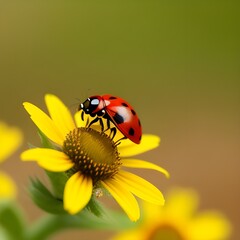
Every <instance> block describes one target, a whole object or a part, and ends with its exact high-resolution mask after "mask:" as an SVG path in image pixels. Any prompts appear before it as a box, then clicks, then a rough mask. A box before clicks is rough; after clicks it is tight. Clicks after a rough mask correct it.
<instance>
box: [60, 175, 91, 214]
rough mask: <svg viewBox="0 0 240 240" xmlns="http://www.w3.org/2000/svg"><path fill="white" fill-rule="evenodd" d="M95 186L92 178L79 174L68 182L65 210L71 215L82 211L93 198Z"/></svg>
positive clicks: (65, 191)
mask: <svg viewBox="0 0 240 240" xmlns="http://www.w3.org/2000/svg"><path fill="white" fill-rule="evenodd" d="M92 190H93V184H92V179H91V178H90V177H87V176H84V175H82V174H81V173H79V172H77V173H75V174H73V175H72V176H71V177H70V178H69V179H68V181H67V183H66V185H65V189H64V196H63V203H64V209H65V210H66V211H68V212H69V213H70V214H76V213H77V212H79V211H81V210H82V209H83V208H84V207H85V206H86V205H87V204H88V202H89V200H90V199H91V196H92Z"/></svg>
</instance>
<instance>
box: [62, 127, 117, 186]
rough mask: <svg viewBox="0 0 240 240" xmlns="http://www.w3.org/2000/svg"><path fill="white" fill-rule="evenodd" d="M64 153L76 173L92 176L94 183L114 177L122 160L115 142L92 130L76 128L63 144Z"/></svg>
mask: <svg viewBox="0 0 240 240" xmlns="http://www.w3.org/2000/svg"><path fill="white" fill-rule="evenodd" d="M63 152H64V153H65V154H66V155H68V156H69V158H70V159H71V160H72V162H74V167H73V170H74V172H78V171H79V172H81V173H82V174H84V175H85V176H90V177H91V178H92V179H93V182H94V183H96V182H97V181H99V180H105V179H108V178H110V177H112V176H114V175H115V174H116V173H117V172H118V170H119V167H120V165H121V160H120V157H119V153H118V151H117V147H116V145H115V144H114V142H113V141H112V140H111V139H110V138H109V137H108V136H107V135H106V134H105V133H103V132H98V131H96V130H94V129H92V128H83V127H82V128H75V129H74V130H73V131H71V132H70V133H69V134H68V135H67V136H66V139H65V141H64V143H63Z"/></svg>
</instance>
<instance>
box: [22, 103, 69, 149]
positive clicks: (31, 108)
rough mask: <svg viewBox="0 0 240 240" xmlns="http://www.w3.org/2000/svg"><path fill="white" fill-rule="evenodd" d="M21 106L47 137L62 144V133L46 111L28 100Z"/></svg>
mask: <svg viewBox="0 0 240 240" xmlns="http://www.w3.org/2000/svg"><path fill="white" fill-rule="evenodd" d="M23 106H24V108H25V109H26V110H27V112H28V113H29V114H30V117H31V119H32V121H33V122H34V123H35V124H36V126H37V127H38V128H39V129H40V130H41V131H42V132H43V133H44V134H45V135H46V136H47V137H48V138H49V139H51V140H52V141H53V142H55V143H57V144H59V145H62V144H63V141H64V137H65V136H64V135H62V133H61V132H60V131H59V129H58V128H57V127H56V125H55V123H54V122H53V120H52V119H51V118H50V117H49V116H48V115H47V114H46V113H44V112H43V111H42V110H41V109H39V108H38V107H36V106H35V105H33V104H31V103H28V102H25V103H23Z"/></svg>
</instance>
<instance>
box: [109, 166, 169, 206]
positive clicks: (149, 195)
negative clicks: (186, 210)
mask: <svg viewBox="0 0 240 240" xmlns="http://www.w3.org/2000/svg"><path fill="white" fill-rule="evenodd" d="M114 178H115V179H116V180H117V181H118V182H119V184H121V185H122V186H124V188H125V189H128V190H129V191H130V192H132V193H133V194H134V195H136V196H138V197H139V198H141V199H143V200H145V201H148V202H150V203H153V204H157V205H163V204H164V197H163V195H162V193H161V192H160V191H159V190H158V189H157V188H156V187H155V186H154V185H152V184H151V183H150V182H148V181H146V180H145V179H143V178H141V177H139V176H137V175H135V174H133V173H130V172H125V171H119V172H118V174H116V175H115V176H114Z"/></svg>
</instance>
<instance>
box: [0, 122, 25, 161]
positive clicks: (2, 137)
mask: <svg viewBox="0 0 240 240" xmlns="http://www.w3.org/2000/svg"><path fill="white" fill-rule="evenodd" d="M22 138H23V136H22V133H21V131H20V130H19V129H18V128H15V127H8V126H7V125H6V124H5V123H3V122H0V146H1V147H0V162H2V161H3V160H4V159H6V158H8V157H9V156H10V155H11V154H12V153H13V152H14V151H15V150H16V149H17V148H18V147H19V146H20V144H21V142H22Z"/></svg>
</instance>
